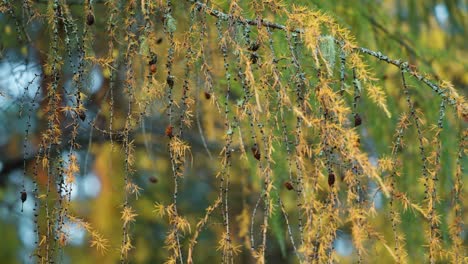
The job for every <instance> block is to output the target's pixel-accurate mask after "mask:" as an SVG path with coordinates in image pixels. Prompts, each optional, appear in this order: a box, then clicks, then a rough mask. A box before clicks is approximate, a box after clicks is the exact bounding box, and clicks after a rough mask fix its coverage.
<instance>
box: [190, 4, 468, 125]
mask: <svg viewBox="0 0 468 264" xmlns="http://www.w3.org/2000/svg"><path fill="white" fill-rule="evenodd" d="M189 1H190V2H192V3H193V4H194V5H196V6H197V8H198V9H199V10H202V11H204V12H206V13H207V14H209V15H211V16H214V17H216V18H218V19H222V20H225V21H228V20H234V21H236V22H237V23H240V24H243V25H251V26H264V27H268V28H270V29H277V30H283V31H288V32H294V33H298V34H306V33H307V32H306V31H305V30H304V29H297V28H296V29H294V28H288V27H286V26H285V25H281V24H278V23H273V22H270V21H267V20H264V19H262V18H258V19H247V18H243V17H240V16H233V15H230V14H226V13H224V12H221V11H219V10H217V9H214V8H213V7H210V6H208V5H207V4H204V3H201V2H199V1H193V0H189ZM335 41H336V42H337V43H338V44H339V42H340V40H335ZM353 51H354V52H360V53H363V54H367V55H370V56H372V57H375V58H377V59H379V60H381V61H384V62H386V63H388V64H392V65H394V66H396V67H398V68H400V69H402V70H404V71H405V72H408V73H409V74H410V75H411V76H413V77H414V78H416V79H417V80H419V81H421V82H423V83H424V84H426V85H427V86H429V87H430V88H431V89H432V90H433V91H434V92H436V93H437V94H438V95H439V96H441V97H442V99H443V100H444V101H446V102H447V103H449V104H450V105H452V106H454V107H456V108H457V110H458V112H459V113H460V114H461V116H462V117H463V118H464V119H465V120H467V119H468V105H467V104H466V102H465V100H464V99H463V98H461V97H459V95H458V94H456V92H455V91H451V90H449V89H444V88H442V87H441V86H440V85H437V84H435V83H434V82H433V81H431V80H429V79H428V78H427V77H425V76H423V75H422V74H421V73H419V72H418V71H417V69H416V67H413V66H412V65H410V64H409V63H408V62H407V61H403V60H397V59H392V58H390V57H389V56H387V55H385V54H383V53H382V52H380V51H374V50H371V49H368V48H364V47H356V48H354V49H353Z"/></svg>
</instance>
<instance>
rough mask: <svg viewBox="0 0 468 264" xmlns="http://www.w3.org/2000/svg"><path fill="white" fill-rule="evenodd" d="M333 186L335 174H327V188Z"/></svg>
mask: <svg viewBox="0 0 468 264" xmlns="http://www.w3.org/2000/svg"><path fill="white" fill-rule="evenodd" d="M333 184H335V174H333V173H329V174H328V186H330V187H332V186H333Z"/></svg>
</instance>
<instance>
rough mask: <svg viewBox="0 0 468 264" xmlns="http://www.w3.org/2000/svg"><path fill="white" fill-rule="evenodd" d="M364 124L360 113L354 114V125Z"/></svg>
mask: <svg viewBox="0 0 468 264" xmlns="http://www.w3.org/2000/svg"><path fill="white" fill-rule="evenodd" d="M361 124H362V118H361V116H360V115H359V114H356V115H354V126H355V127H357V126H360V125H361Z"/></svg>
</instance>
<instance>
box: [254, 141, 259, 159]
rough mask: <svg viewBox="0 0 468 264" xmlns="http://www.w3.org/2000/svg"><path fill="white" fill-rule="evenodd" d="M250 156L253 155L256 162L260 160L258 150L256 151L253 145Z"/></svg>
mask: <svg viewBox="0 0 468 264" xmlns="http://www.w3.org/2000/svg"><path fill="white" fill-rule="evenodd" d="M252 154H253V155H254V157H255V158H256V159H257V160H260V150H259V149H258V147H257V144H255V145H254V146H253V147H252Z"/></svg>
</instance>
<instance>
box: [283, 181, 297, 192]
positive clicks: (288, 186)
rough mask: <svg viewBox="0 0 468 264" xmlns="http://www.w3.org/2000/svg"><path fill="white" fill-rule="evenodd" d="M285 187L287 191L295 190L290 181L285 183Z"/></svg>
mask: <svg viewBox="0 0 468 264" xmlns="http://www.w3.org/2000/svg"><path fill="white" fill-rule="evenodd" d="M283 185H284V187H286V189H288V191H291V190H294V187H293V185H292V183H291V182H290V181H287V182H284V183H283Z"/></svg>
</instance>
